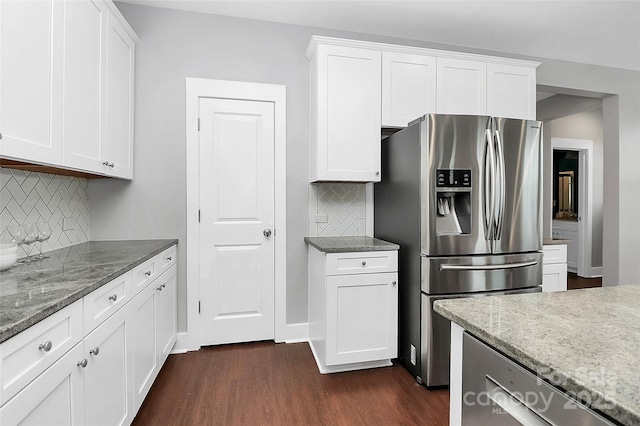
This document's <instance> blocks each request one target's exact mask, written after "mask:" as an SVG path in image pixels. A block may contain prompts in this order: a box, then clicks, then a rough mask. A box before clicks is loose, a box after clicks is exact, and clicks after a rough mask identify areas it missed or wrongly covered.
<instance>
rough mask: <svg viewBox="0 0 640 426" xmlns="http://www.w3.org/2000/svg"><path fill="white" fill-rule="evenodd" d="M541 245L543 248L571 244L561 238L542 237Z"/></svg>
mask: <svg viewBox="0 0 640 426" xmlns="http://www.w3.org/2000/svg"><path fill="white" fill-rule="evenodd" d="M542 244H543V245H545V246H554V245H559V244H571V240H563V239H562V238H549V237H544V238H543V239H542Z"/></svg>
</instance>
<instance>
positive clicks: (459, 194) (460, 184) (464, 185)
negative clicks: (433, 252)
mask: <svg viewBox="0 0 640 426" xmlns="http://www.w3.org/2000/svg"><path fill="white" fill-rule="evenodd" d="M435 208H436V210H437V213H436V234H437V235H464V234H470V233H471V170H467V169H455V170H454V169H438V170H436V205H435Z"/></svg>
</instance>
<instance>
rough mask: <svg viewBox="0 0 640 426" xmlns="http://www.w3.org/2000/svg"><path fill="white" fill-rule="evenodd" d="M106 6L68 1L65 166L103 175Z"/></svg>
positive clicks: (95, 0) (91, 1)
mask: <svg viewBox="0 0 640 426" xmlns="http://www.w3.org/2000/svg"><path fill="white" fill-rule="evenodd" d="M106 28H107V7H106V5H105V3H103V2H102V1H98V0H82V1H70V2H65V46H64V94H63V96H64V113H63V114H64V115H63V138H64V165H65V166H66V167H69V168H73V169H79V170H85V171H89V172H93V173H104V172H105V166H103V165H102V163H101V160H100V150H101V146H102V144H103V143H104V130H103V124H104V122H105V118H104V113H105V111H104V108H103V107H102V100H103V99H104V98H105V92H104V89H105V84H104V78H105V74H106V70H107V67H106V60H105V58H106V55H105V54H104V48H105V47H106V43H105V40H106V36H107V31H106Z"/></svg>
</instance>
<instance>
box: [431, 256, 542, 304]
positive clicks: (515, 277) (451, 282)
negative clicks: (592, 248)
mask: <svg viewBox="0 0 640 426" xmlns="http://www.w3.org/2000/svg"><path fill="white" fill-rule="evenodd" d="M421 263H422V273H421V288H422V291H423V292H425V293H428V294H455V293H477V292H482V291H495V290H511V289H518V288H522V287H533V286H536V285H541V284H542V253H541V252H532V253H519V254H505V255H490V256H462V257H424V256H423V257H422V259H421Z"/></svg>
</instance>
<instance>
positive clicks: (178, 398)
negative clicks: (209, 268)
mask: <svg viewBox="0 0 640 426" xmlns="http://www.w3.org/2000/svg"><path fill="white" fill-rule="evenodd" d="M448 423H449V391H448V389H436V390H429V389H427V388H426V387H424V386H420V385H418V384H417V383H416V382H415V378H414V377H412V376H411V374H410V373H409V372H408V371H407V370H406V369H405V368H404V367H402V366H400V365H395V364H394V365H393V366H392V367H386V368H376V369H369V370H361V371H353V372H347V373H338V374H326V375H323V374H320V373H319V372H318V368H317V367H316V364H315V361H314V359H313V355H312V354H311V350H310V349H309V345H308V344H307V343H296V344H284V343H281V344H275V343H273V342H257V343H243V344H235V345H223V346H215V347H206V348H202V349H201V350H199V351H196V352H189V353H186V354H179V355H171V356H170V357H169V359H168V360H167V362H166V363H165V365H164V367H163V368H162V370H161V371H160V374H159V375H158V378H157V380H156V382H155V383H154V385H153V387H152V388H151V391H150V392H149V395H148V396H147V399H146V400H145V402H144V403H143V405H142V407H141V408H140V411H139V412H138V415H137V416H136V418H135V420H134V422H133V424H134V425H135V426H143V425H154V426H155V425H434V426H438V425H443V426H444V425H447V424H448Z"/></svg>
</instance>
